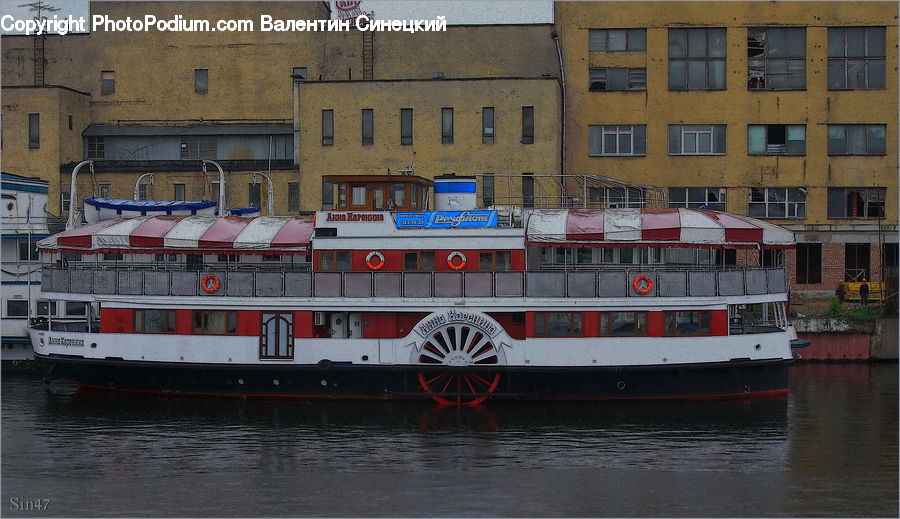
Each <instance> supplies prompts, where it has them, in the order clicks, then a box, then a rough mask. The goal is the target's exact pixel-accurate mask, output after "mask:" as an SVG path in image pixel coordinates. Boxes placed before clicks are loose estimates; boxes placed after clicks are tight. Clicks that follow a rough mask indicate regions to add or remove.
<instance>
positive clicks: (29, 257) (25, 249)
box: [19, 240, 40, 261]
mask: <svg viewBox="0 0 900 519" xmlns="http://www.w3.org/2000/svg"><path fill="white" fill-rule="evenodd" d="M36 243H37V242H36V241H32V242H31V247H29V246H28V240H19V261H36V260H38V259H40V255H39V254H38V251H37V246H36Z"/></svg>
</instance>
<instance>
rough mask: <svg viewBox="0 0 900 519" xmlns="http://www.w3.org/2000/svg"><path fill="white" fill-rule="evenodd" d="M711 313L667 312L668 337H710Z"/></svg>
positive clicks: (666, 326) (666, 327)
mask: <svg viewBox="0 0 900 519" xmlns="http://www.w3.org/2000/svg"><path fill="white" fill-rule="evenodd" d="M709 319H710V312H665V330H666V335H709V333H710V329H709Z"/></svg>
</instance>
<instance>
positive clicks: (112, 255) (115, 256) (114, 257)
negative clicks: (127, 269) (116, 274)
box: [103, 252, 124, 261]
mask: <svg viewBox="0 0 900 519" xmlns="http://www.w3.org/2000/svg"><path fill="white" fill-rule="evenodd" d="M123 259H124V255H123V254H122V253H121V252H104V253H103V260H104V261H122V260H123Z"/></svg>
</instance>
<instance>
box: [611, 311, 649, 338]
mask: <svg viewBox="0 0 900 519" xmlns="http://www.w3.org/2000/svg"><path fill="white" fill-rule="evenodd" d="M600 335H614V336H627V335H647V312H601V313H600Z"/></svg>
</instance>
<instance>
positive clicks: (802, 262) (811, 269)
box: [797, 243, 822, 285]
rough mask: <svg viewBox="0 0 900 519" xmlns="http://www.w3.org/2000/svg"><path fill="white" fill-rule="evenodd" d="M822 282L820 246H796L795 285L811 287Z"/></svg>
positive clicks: (818, 244) (813, 244)
mask: <svg viewBox="0 0 900 519" xmlns="http://www.w3.org/2000/svg"><path fill="white" fill-rule="evenodd" d="M821 282H822V244H821V243H798V244H797V283H800V284H804V285H813V284H816V283H821Z"/></svg>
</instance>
